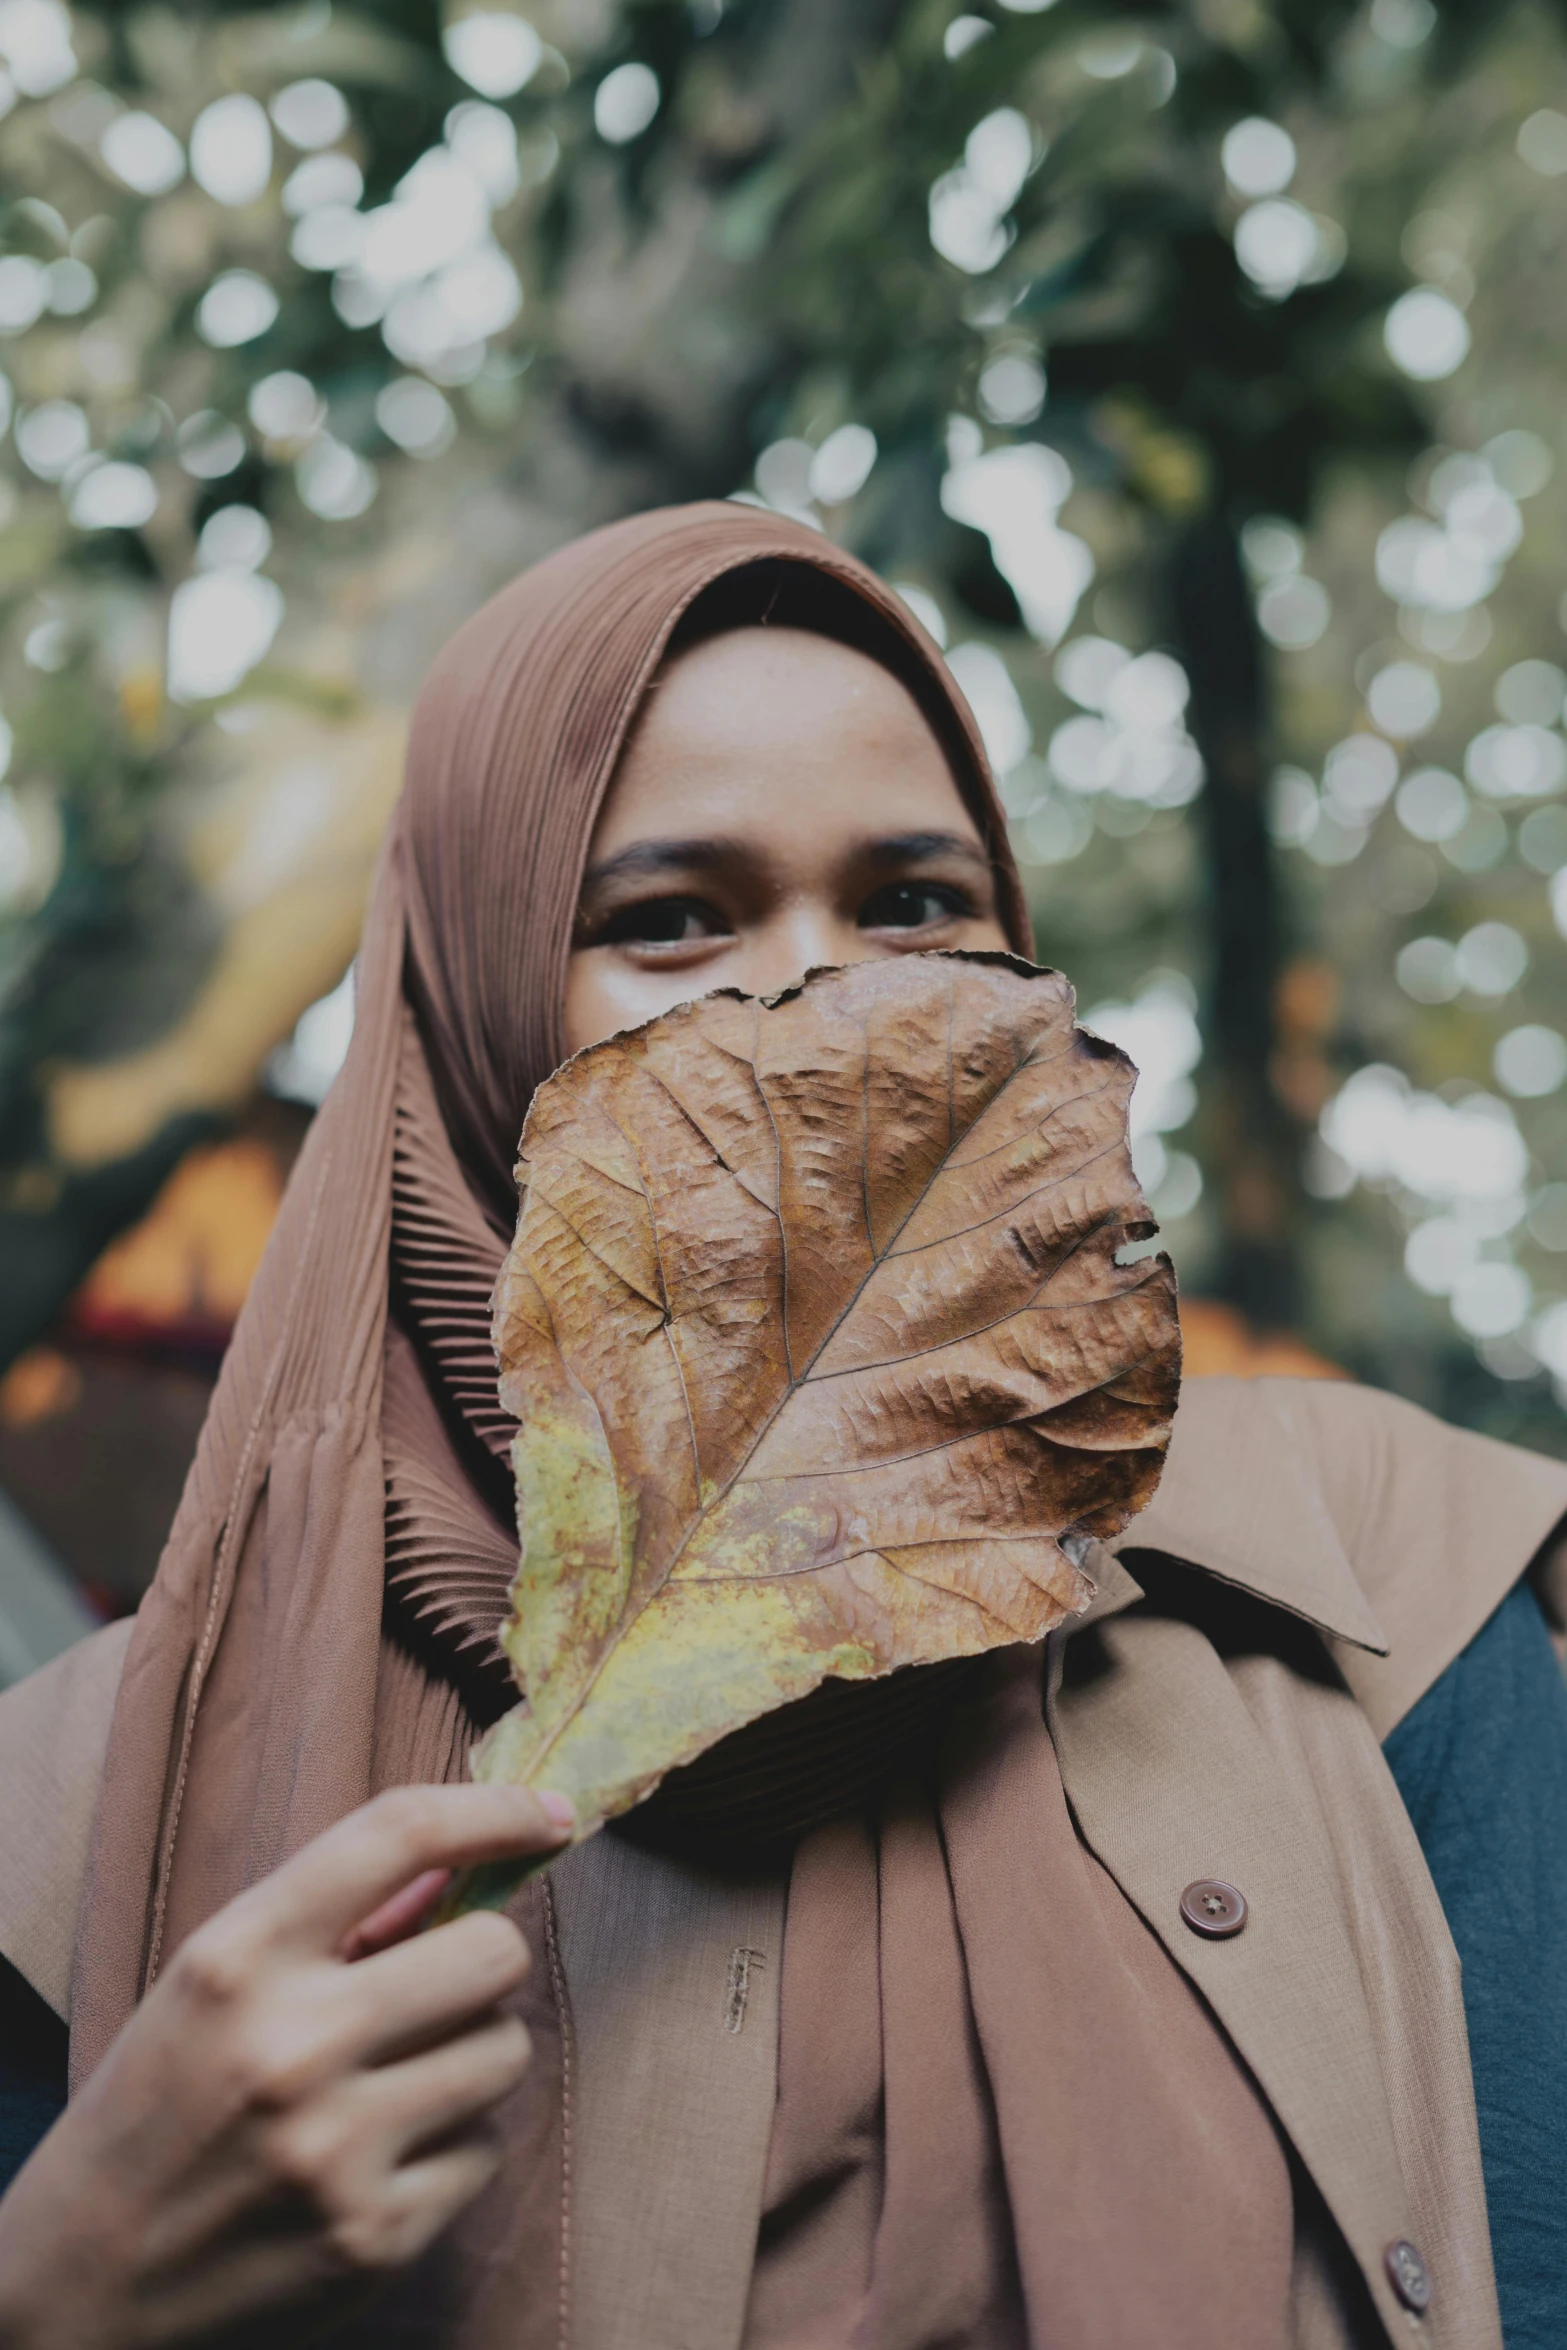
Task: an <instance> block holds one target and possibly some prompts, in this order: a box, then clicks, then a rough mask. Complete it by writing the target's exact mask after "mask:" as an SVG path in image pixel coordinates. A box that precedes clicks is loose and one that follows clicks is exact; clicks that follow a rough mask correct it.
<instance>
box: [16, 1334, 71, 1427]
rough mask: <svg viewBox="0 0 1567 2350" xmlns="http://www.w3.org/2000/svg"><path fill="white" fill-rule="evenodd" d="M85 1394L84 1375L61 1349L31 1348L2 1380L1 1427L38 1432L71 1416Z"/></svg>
mask: <svg viewBox="0 0 1567 2350" xmlns="http://www.w3.org/2000/svg"><path fill="white" fill-rule="evenodd" d="M81 1392H82V1375H81V1373H80V1371H78V1369H77V1368H76V1365H75V1364H74V1363H73V1362H71V1361H70V1360H69V1359H68V1358H67V1357H66V1356H65V1355H63V1354H61V1353H60V1351H59V1349H58V1347H53V1346H30V1347H29V1348H28V1350H27V1352H26V1354H24V1355H18V1356H17V1358H16V1361H15V1362H14V1363H13V1364H12V1365H11V1368H10V1369H9V1370H8V1371H7V1372H6V1375H5V1377H4V1378H3V1379H0V1427H3V1428H36V1427H37V1426H38V1424H39V1422H40V1421H41V1420H53V1419H57V1418H58V1417H59V1415H60V1414H61V1413H62V1412H68V1411H69V1410H70V1409H71V1407H72V1405H73V1404H75V1403H76V1402H77V1401H78V1400H79V1398H80V1396H81Z"/></svg>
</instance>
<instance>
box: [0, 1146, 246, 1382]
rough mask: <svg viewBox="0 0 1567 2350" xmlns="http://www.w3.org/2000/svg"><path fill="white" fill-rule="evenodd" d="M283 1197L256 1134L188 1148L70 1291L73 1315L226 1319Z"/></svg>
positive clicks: (89, 1321)
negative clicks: (139, 1214)
mask: <svg viewBox="0 0 1567 2350" xmlns="http://www.w3.org/2000/svg"><path fill="white" fill-rule="evenodd" d="M282 1196H283V1176H282V1170H281V1168H280V1167H279V1164H278V1160H277V1156H276V1154H275V1152H273V1151H271V1150H269V1149H268V1147H267V1145H266V1144H265V1143H263V1142H253V1141H246V1140H241V1141H238V1142H225V1143H218V1144H216V1145H214V1146H213V1147H212V1148H210V1149H205V1150H193V1151H191V1152H190V1153H189V1155H188V1156H187V1157H186V1158H184V1159H182V1160H181V1162H180V1164H179V1165H178V1166H177V1167H176V1168H175V1170H174V1173H173V1174H172V1175H171V1176H170V1177H169V1180H168V1181H167V1183H165V1185H164V1187H163V1189H162V1190H161V1191H160V1192H159V1194H158V1196H157V1198H156V1199H155V1200H154V1202H153V1204H152V1207H151V1209H150V1211H149V1212H148V1214H147V1215H146V1216H144V1217H143V1219H142V1221H141V1222H140V1223H139V1224H138V1225H136V1226H135V1227H134V1228H133V1230H131V1231H129V1232H127V1233H126V1234H125V1235H124V1237H123V1238H122V1239H120V1240H117V1241H116V1242H115V1243H114V1244H113V1246H112V1247H111V1248H109V1249H107V1250H106V1251H105V1252H104V1254H103V1255H102V1256H101V1257H100V1258H99V1259H98V1262H97V1264H96V1265H94V1267H93V1269H92V1271H91V1272H90V1273H89V1274H88V1276H87V1279H86V1281H85V1282H84V1283H83V1284H82V1287H81V1289H80V1290H79V1291H78V1292H77V1295H76V1300H75V1307H74V1312H75V1316H76V1319H77V1320H78V1321H79V1322H80V1323H82V1324H84V1325H85V1326H86V1327H87V1328H89V1329H91V1328H93V1327H94V1326H95V1325H97V1326H100V1327H101V1326H103V1325H110V1326H113V1325H120V1326H123V1325H125V1324H127V1323H140V1324H152V1325H168V1324H170V1323H185V1322H208V1323H217V1324H222V1325H227V1324H229V1323H232V1322H233V1321H234V1319H235V1317H236V1316H237V1315H238V1313H239V1309H240V1307H241V1306H242V1305H243V1304H244V1302H245V1293H246V1291H247V1290H248V1289H249V1287H250V1284H251V1281H252V1280H253V1278H254V1276H255V1271H256V1267H257V1266H258V1265H259V1264H260V1262H261V1253H262V1251H263V1249H264V1248H265V1247H266V1245H267V1236H268V1234H269V1233H270V1232H271V1230H272V1226H273V1223H274V1221H275V1219H276V1216H277V1210H278V1202H279V1201H280V1200H281V1198H282ZM29 1359H30V1358H28V1357H26V1356H24V1357H23V1358H22V1360H23V1362H25V1361H27V1360H29ZM21 1367H22V1365H21V1363H18V1365H17V1366H16V1368H17V1370H20V1369H21ZM12 1376H13V1377H14V1376H15V1373H14V1372H13V1374H12Z"/></svg>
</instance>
